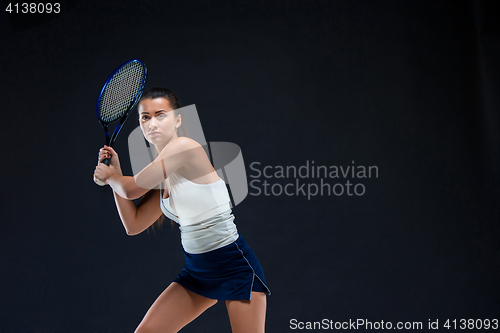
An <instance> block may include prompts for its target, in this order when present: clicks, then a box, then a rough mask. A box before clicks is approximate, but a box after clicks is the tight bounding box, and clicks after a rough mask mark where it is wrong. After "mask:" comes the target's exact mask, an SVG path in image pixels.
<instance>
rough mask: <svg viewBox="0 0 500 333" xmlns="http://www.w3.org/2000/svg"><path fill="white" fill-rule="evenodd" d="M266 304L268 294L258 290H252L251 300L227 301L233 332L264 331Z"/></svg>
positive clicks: (262, 332) (257, 332) (256, 332)
mask: <svg viewBox="0 0 500 333" xmlns="http://www.w3.org/2000/svg"><path fill="white" fill-rule="evenodd" d="M266 306H267V299H266V294H265V293H262V292H257V291H252V299H251V300H249V301H248V300H241V301H226V308H227V313H228V315H229V320H230V321H231V328H232V330H233V333H246V332H249V333H264V331H265V326H266Z"/></svg>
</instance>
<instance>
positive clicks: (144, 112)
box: [141, 110, 169, 114]
mask: <svg viewBox="0 0 500 333" xmlns="http://www.w3.org/2000/svg"><path fill="white" fill-rule="evenodd" d="M160 112H169V111H167V110H158V111H156V112H155V114H157V113H160ZM141 114H149V112H146V111H142V112H141Z"/></svg>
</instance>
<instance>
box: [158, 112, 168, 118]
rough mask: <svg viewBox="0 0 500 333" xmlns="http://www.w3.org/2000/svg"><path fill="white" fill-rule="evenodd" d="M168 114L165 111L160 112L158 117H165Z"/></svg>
mask: <svg viewBox="0 0 500 333" xmlns="http://www.w3.org/2000/svg"><path fill="white" fill-rule="evenodd" d="M166 116H167V115H166V114H165V113H160V114H159V115H158V116H157V117H158V118H165V117H166Z"/></svg>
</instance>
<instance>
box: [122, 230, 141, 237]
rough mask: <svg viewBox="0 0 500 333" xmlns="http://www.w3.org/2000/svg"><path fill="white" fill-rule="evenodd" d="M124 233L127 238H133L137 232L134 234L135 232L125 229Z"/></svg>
mask: <svg viewBox="0 0 500 333" xmlns="http://www.w3.org/2000/svg"><path fill="white" fill-rule="evenodd" d="M125 232H126V233H127V235H128V236H135V235H137V234H138V232H135V231H133V230H130V229H125Z"/></svg>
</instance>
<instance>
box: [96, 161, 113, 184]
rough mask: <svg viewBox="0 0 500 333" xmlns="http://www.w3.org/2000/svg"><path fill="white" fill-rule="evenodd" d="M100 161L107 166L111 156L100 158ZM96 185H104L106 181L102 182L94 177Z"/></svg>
mask: <svg viewBox="0 0 500 333" xmlns="http://www.w3.org/2000/svg"><path fill="white" fill-rule="evenodd" d="M101 163H104V164H106V165H107V166H109V163H111V158H105V159H104V160H102V162H101ZM95 183H96V184H97V185H99V186H105V185H107V184H106V183H103V182H101V181H100V180H99V179H96V182H95Z"/></svg>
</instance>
